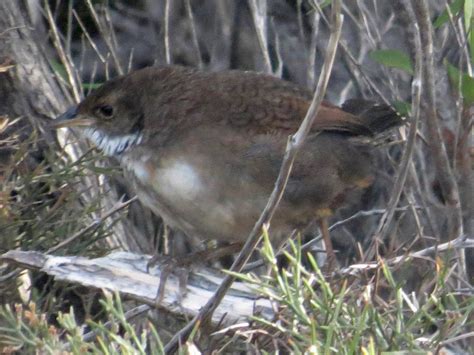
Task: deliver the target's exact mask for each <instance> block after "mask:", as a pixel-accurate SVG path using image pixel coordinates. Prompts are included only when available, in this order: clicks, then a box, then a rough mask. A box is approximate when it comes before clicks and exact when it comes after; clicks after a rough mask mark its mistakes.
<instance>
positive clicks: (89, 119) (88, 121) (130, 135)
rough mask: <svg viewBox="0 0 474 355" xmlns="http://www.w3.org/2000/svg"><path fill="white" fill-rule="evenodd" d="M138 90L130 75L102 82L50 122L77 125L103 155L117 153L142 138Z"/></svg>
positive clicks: (142, 115)
mask: <svg viewBox="0 0 474 355" xmlns="http://www.w3.org/2000/svg"><path fill="white" fill-rule="evenodd" d="M142 90H143V88H142V87H140V85H139V83H138V82H137V80H135V79H134V78H133V77H131V76H124V77H120V78H117V79H114V80H111V81H108V82H106V83H105V84H104V85H102V86H101V87H100V88H99V89H97V90H96V91H95V92H93V93H92V94H90V95H89V96H88V97H86V98H85V99H84V100H83V101H82V102H81V103H79V104H78V105H77V106H73V107H71V108H70V109H69V110H67V111H66V112H65V113H63V114H62V115H60V116H59V117H58V118H57V119H56V120H55V122H54V124H53V125H54V127H55V128H62V127H81V128H82V132H83V134H84V135H85V136H86V137H87V138H89V139H90V140H91V141H92V142H93V143H94V144H95V145H96V146H97V147H98V148H99V149H101V150H103V151H104V153H105V154H107V155H117V154H121V153H123V152H124V151H126V150H127V149H129V148H130V147H132V146H134V145H137V144H139V143H140V142H141V140H142V139H143V128H144V124H145V122H144V120H145V115H144V110H143V107H142V104H141V102H142V100H141V97H142Z"/></svg>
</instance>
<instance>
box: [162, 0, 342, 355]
mask: <svg viewBox="0 0 474 355" xmlns="http://www.w3.org/2000/svg"><path fill="white" fill-rule="evenodd" d="M332 19H333V20H332V23H333V26H332V27H331V36H330V38H329V42H328V47H327V53H326V58H325V60H324V65H323V68H322V71H321V76H320V78H319V81H318V86H317V88H316V92H315V94H314V97H313V101H312V102H311V106H310V107H309V109H308V112H307V113H306V117H305V118H304V120H303V122H302V123H301V125H300V127H299V129H298V131H297V132H296V133H295V134H294V135H293V136H290V137H289V139H288V143H287V147H286V151H285V156H284V158H283V162H282V165H281V168H280V173H279V175H278V178H277V180H276V182H275V187H274V189H273V191H272V194H271V196H270V198H269V200H268V202H267V205H266V206H265V209H264V210H263V212H262V214H261V215H260V218H259V219H258V221H257V222H256V223H255V226H254V227H253V229H252V231H251V232H250V235H249V236H248V238H247V241H246V242H245V245H244V246H243V248H242V251H241V252H240V254H239V255H238V256H237V258H236V259H235V261H234V263H233V264H232V267H231V268H230V272H231V273H232V274H229V275H227V276H226V277H225V278H224V280H223V281H222V283H221V285H220V286H219V288H218V289H217V291H216V292H215V293H214V295H213V296H212V297H211V298H210V299H209V300H208V301H207V303H206V304H205V305H204V306H203V307H202V309H201V311H200V312H199V314H198V315H197V316H196V317H194V318H193V319H192V320H191V321H190V322H189V323H188V324H187V325H186V326H185V327H184V328H183V329H181V330H180V331H179V332H178V333H177V334H175V336H174V337H173V338H172V339H171V340H170V341H169V343H168V344H166V346H165V352H166V353H167V354H170V353H174V352H176V351H177V349H178V345H179V344H180V343H181V342H183V341H186V340H187V338H188V337H189V335H190V333H191V332H192V331H193V329H194V328H195V327H196V326H197V325H199V324H200V323H203V322H206V321H207V320H208V319H209V318H210V317H211V316H212V313H213V312H214V310H215V309H216V308H217V306H218V305H219V303H220V302H221V300H222V298H223V297H224V295H225V294H226V292H227V290H228V289H229V287H230V286H231V285H232V283H233V282H234V280H235V273H238V272H240V271H241V270H242V268H243V267H244V266H245V263H246V262H247V261H248V259H249V257H250V255H251V254H252V252H253V251H254V250H255V248H256V246H257V244H258V242H259V241H260V237H261V231H262V227H263V226H268V224H269V223H270V220H271V218H272V216H273V213H274V212H275V210H276V208H277V206H278V203H279V201H280V199H281V197H282V196H283V192H284V190H285V186H286V182H287V181H288V177H289V175H290V172H291V167H292V165H293V161H294V159H295V156H296V153H297V152H298V150H299V149H300V148H301V146H302V144H303V142H304V140H305V138H306V136H307V135H308V133H309V131H310V129H311V127H312V125H313V122H314V120H315V118H316V114H317V112H318V109H319V106H320V104H321V102H322V100H323V97H324V93H325V91H326V87H327V84H328V81H329V77H330V74H331V69H332V66H333V63H334V57H335V55H336V49H337V45H338V42H339V37H340V35H341V30H342V22H343V16H342V15H341V4H340V0H336V1H334V2H333V5H332Z"/></svg>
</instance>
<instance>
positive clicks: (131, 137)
mask: <svg viewBox="0 0 474 355" xmlns="http://www.w3.org/2000/svg"><path fill="white" fill-rule="evenodd" d="M83 132H84V135H85V136H86V137H87V138H88V139H90V140H91V141H92V143H94V144H95V145H96V146H97V148H99V149H100V150H102V151H103V152H104V153H105V154H106V155H109V156H111V155H117V154H121V153H123V152H124V151H126V150H127V149H129V148H131V147H133V146H134V145H137V144H140V143H141V141H142V139H143V135H142V134H141V133H134V134H125V135H122V136H116V137H111V136H109V135H107V134H105V133H104V132H102V131H100V130H98V129H96V128H90V127H89V128H86V129H84V131H83Z"/></svg>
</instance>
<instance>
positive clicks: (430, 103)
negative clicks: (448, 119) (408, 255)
mask: <svg viewBox="0 0 474 355" xmlns="http://www.w3.org/2000/svg"><path fill="white" fill-rule="evenodd" d="M412 3H413V9H414V12H415V15H416V21H417V23H418V26H419V28H420V38H421V43H422V46H421V51H422V53H423V69H424V72H423V74H424V75H423V79H424V80H423V86H424V96H423V98H424V113H425V116H426V126H427V128H428V137H429V140H430V145H429V147H430V150H431V153H432V155H433V159H434V163H435V168H436V172H437V178H438V181H439V184H440V187H441V191H442V192H443V196H444V198H445V200H446V203H447V204H448V205H449V206H450V207H451V208H452V209H453V210H454V211H453V212H454V221H453V220H452V219H451V221H450V238H456V237H458V236H460V235H461V234H463V225H462V214H461V203H460V199H459V190H458V186H457V184H456V179H455V178H454V174H453V172H452V170H451V167H450V165H449V158H448V155H447V153H446V148H445V146H444V144H443V139H442V137H441V131H440V127H439V123H438V114H437V111H436V93H435V79H434V63H433V37H432V33H433V31H432V27H431V20H430V15H429V12H428V5H427V3H426V1H425V0H417V1H413V2H412Z"/></svg>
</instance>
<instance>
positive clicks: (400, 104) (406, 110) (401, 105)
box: [392, 101, 411, 117]
mask: <svg viewBox="0 0 474 355" xmlns="http://www.w3.org/2000/svg"><path fill="white" fill-rule="evenodd" d="M392 105H393V107H395V110H397V112H398V113H399V114H400V116H402V117H407V116H409V115H410V111H411V105H410V104H409V103H408V102H406V101H395V102H392Z"/></svg>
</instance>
